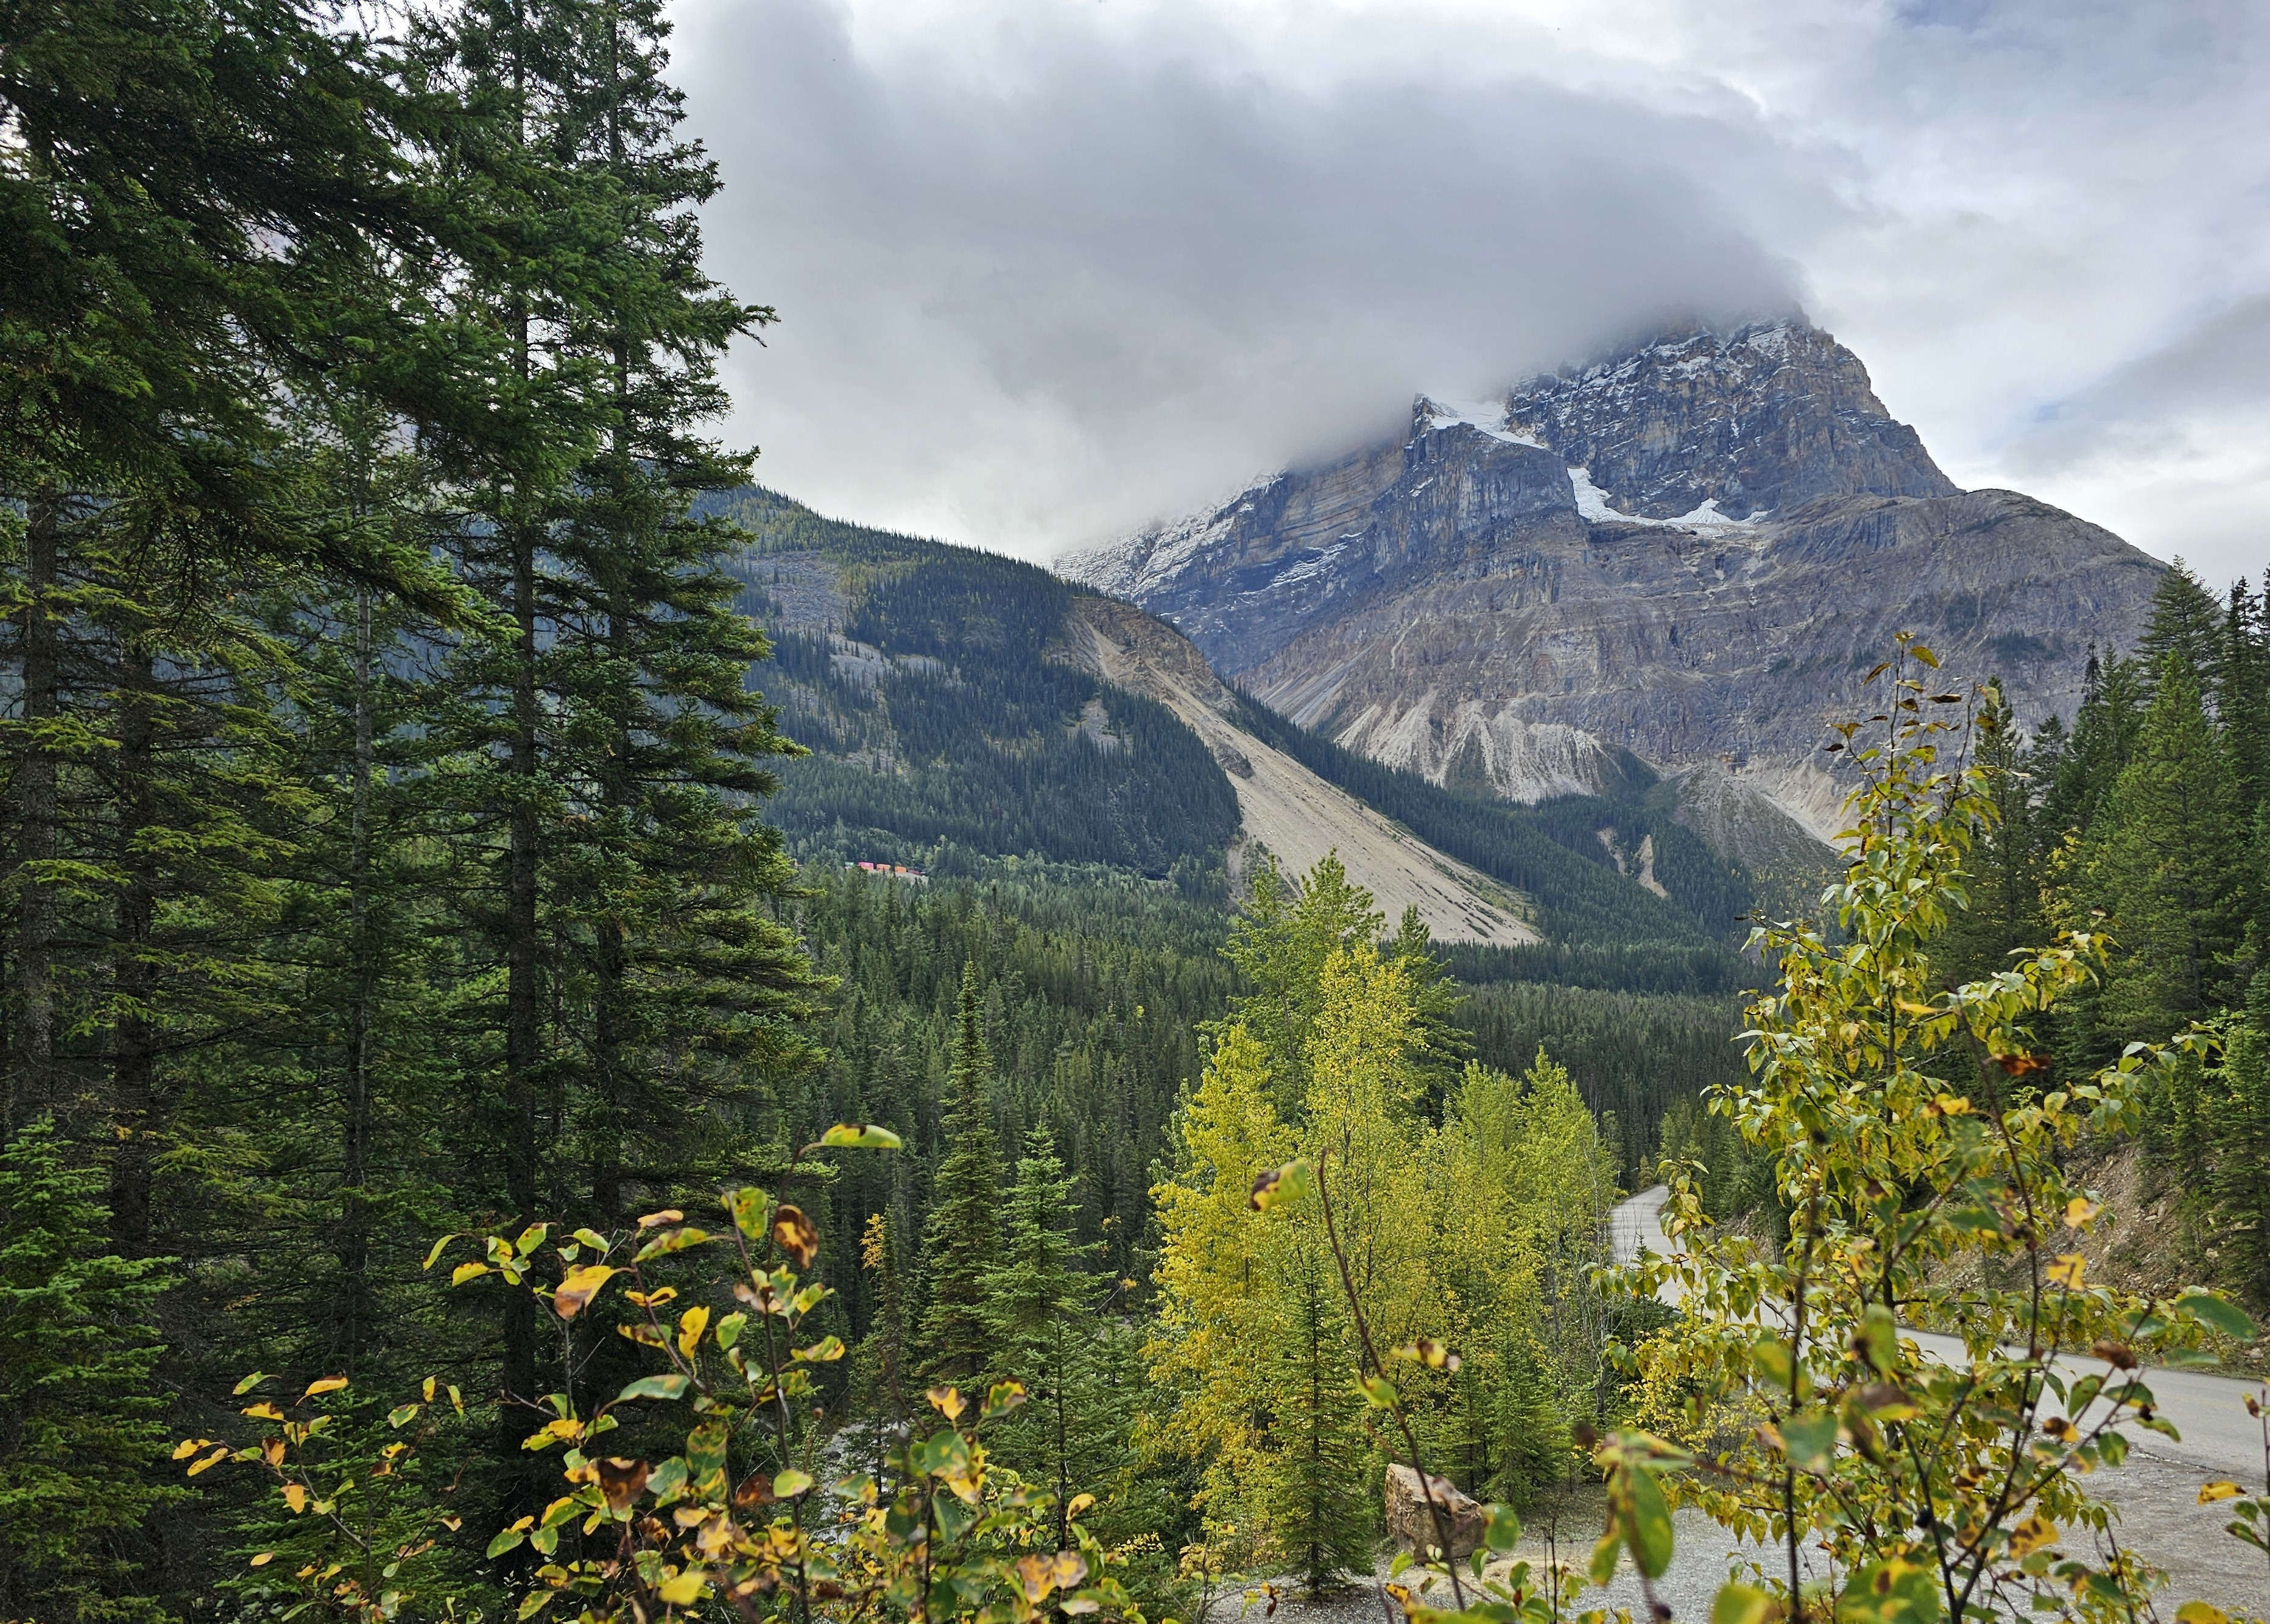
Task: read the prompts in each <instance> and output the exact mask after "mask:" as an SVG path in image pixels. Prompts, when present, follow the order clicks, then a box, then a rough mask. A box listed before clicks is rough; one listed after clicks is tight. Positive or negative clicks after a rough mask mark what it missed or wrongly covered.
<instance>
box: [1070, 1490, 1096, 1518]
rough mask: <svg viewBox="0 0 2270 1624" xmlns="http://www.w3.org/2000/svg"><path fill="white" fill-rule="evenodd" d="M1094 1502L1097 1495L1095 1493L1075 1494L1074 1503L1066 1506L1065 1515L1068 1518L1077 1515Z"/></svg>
mask: <svg viewBox="0 0 2270 1624" xmlns="http://www.w3.org/2000/svg"><path fill="white" fill-rule="evenodd" d="M1094 1503H1095V1496H1094V1495H1093V1494H1074V1495H1073V1496H1072V1503H1071V1504H1070V1505H1068V1506H1066V1507H1065V1517H1066V1518H1067V1519H1070V1518H1072V1517H1076V1516H1079V1514H1080V1513H1081V1512H1083V1511H1085V1510H1087V1509H1088V1508H1089V1507H1090V1506H1092V1505H1094Z"/></svg>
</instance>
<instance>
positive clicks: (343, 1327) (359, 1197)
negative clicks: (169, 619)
mask: <svg viewBox="0 0 2270 1624" xmlns="http://www.w3.org/2000/svg"><path fill="white" fill-rule="evenodd" d="M371 759H372V746H371V718H370V594H369V593H368V592H367V591H359V592H357V593H356V594H355V642H354V759H353V764H352V768H351V778H350V781H349V795H350V804H351V812H350V816H349V821H348V826H347V1043H346V1057H345V1059H346V1064H345V1078H344V1079H343V1087H342V1094H344V1098H343V1099H342V1101H341V1102H340V1103H341V1106H342V1108H343V1109H342V1110H341V1113H340V1115H341V1123H340V1141H341V1142H340V1146H339V1150H340V1158H339V1160H340V1167H341V1175H340V1191H339V1252H338V1257H339V1308H338V1313H339V1330H338V1345H339V1358H340V1360H341V1361H342V1364H341V1368H342V1369H343V1370H344V1371H345V1373H346V1374H347V1375H349V1376H352V1375H353V1374H354V1373H355V1371H356V1368H357V1365H358V1361H360V1356H361V1353H362V1345H363V1339H364V1338H365V1337H366V1336H367V1334H368V1331H369V1326H370V1324H371V1321H372V1319H373V1317H374V1312H373V1305H372V1303H371V1301H370V1300H369V1299H370V1203H369V1192H368V1185H369V1182H370V1126H371V1101H370V1033H371V999H372V997H373V993H374V990H375V986H376V983H377V967H376V966H375V964H374V963H373V961H372V960H373V953H372V947H373V944H372V942H371V937H370V843H371V834H370V788H371Z"/></svg>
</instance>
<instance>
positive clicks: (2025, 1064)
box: [1994, 1054, 2050, 1077]
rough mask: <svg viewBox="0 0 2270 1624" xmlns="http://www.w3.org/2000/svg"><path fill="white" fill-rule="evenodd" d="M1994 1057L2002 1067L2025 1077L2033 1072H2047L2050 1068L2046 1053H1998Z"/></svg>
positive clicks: (2016, 1075)
mask: <svg viewBox="0 0 2270 1624" xmlns="http://www.w3.org/2000/svg"><path fill="white" fill-rule="evenodd" d="M1994 1058H1995V1060H1996V1061H1997V1062H1998V1063H1999V1064H2000V1065H2001V1068H2002V1069H2003V1070H2004V1071H2005V1072H2008V1073H2009V1074H2010V1075H2011V1076H2013V1077H2024V1076H2027V1075H2029V1073H2031V1072H2046V1071H2048V1070H2049V1069H2050V1062H2049V1057H2048V1056H2046V1055H2022V1054H2020V1055H1997V1056H1995V1057H1994Z"/></svg>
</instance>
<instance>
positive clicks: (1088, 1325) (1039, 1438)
mask: <svg viewBox="0 0 2270 1624" xmlns="http://www.w3.org/2000/svg"><path fill="white" fill-rule="evenodd" d="M1072 1183H1073V1181H1072V1179H1071V1178H1069V1177H1067V1176H1066V1175H1065V1170H1064V1163H1063V1162H1062V1161H1058V1160H1057V1149H1056V1141H1055V1139H1054V1138H1053V1137H1051V1135H1050V1132H1049V1131H1048V1129H1047V1127H1046V1126H1038V1127H1035V1128H1033V1129H1031V1130H1030V1131H1027V1134H1026V1135H1025V1153H1024V1154H1023V1156H1022V1157H1020V1159H1019V1160H1018V1162H1017V1182H1016V1184H1015V1185H1014V1186H1013V1188H1012V1189H1011V1190H1010V1191H1009V1198H1008V1200H1007V1202H1006V1204H1005V1207H1004V1210H1003V1212H1002V1221H1001V1248H1000V1256H999V1261H998V1263H997V1264H995V1266H994V1267H993V1268H991V1269H990V1270H988V1271H987V1272H986V1273H985V1276H984V1279H983V1286H984V1290H985V1317H986V1320H987V1322H988V1323H989V1324H990V1328H991V1331H992V1339H993V1347H994V1350H995V1351H994V1358H995V1360H996V1361H997V1364H998V1370H999V1373H1000V1375H1001V1376H1004V1377H1005V1378H1006V1379H1008V1380H1011V1381H1013V1382H1018V1383H1022V1385H1023V1386H1024V1389H1025V1393H1026V1401H1025V1406H1024V1408H1023V1409H1022V1410H1021V1411H1020V1412H1019V1413H1016V1414H1015V1415H1013V1417H1012V1418H1011V1420H1010V1421H1009V1423H1008V1424H1007V1425H1006V1426H1005V1427H1003V1428H1002V1430H1001V1431H1000V1432H999V1433H998V1434H997V1435H996V1442H995V1444H994V1452H995V1453H996V1454H997V1455H998V1456H999V1457H1001V1458H1002V1459H1004V1460H1005V1461H1007V1462H1009V1463H1010V1465H1013V1466H1015V1467H1016V1468H1017V1469H1018V1470H1019V1471H1020V1472H1021V1473H1022V1474H1023V1475H1024V1476H1025V1478H1026V1479H1027V1481H1029V1482H1037V1483H1041V1484H1044V1485H1046V1486H1047V1487H1049V1489H1050V1491H1051V1492H1052V1493H1053V1494H1055V1495H1056V1501H1057V1519H1058V1520H1057V1547H1058V1548H1059V1549H1062V1548H1064V1547H1065V1546H1066V1545H1067V1544H1068V1543H1069V1534H1068V1533H1067V1531H1066V1529H1065V1524H1064V1517H1065V1511H1064V1508H1065V1507H1067V1506H1069V1505H1070V1504H1071V1503H1072V1496H1073V1495H1074V1494H1079V1493H1082V1492H1093V1491H1094V1489H1096V1488H1101V1487H1105V1485H1106V1481H1107V1479H1108V1478H1109V1475H1110V1473H1111V1471H1112V1468H1113V1465H1115V1463H1116V1457H1117V1456H1118V1454H1119V1453H1120V1451H1121V1450H1123V1449H1124V1446H1125V1443H1126V1434H1127V1417H1126V1414H1125V1412H1124V1409H1115V1407H1114V1406H1113V1405H1112V1404H1111V1396H1110V1394H1109V1391H1108V1390H1107V1389H1106V1387H1105V1384H1104V1383H1103V1381H1102V1370H1101V1369H1100V1368H1099V1367H1098V1358H1099V1355H1100V1354H1101V1353H1102V1348H1101V1346H1100V1341H1099V1339H1098V1337H1097V1334H1096V1325H1095V1321H1096V1308H1097V1306H1098V1302H1099V1300H1100V1299H1101V1298H1102V1296H1103V1294H1104V1284H1103V1282H1102V1281H1101V1280H1099V1279H1096V1278H1095V1277H1094V1275H1093V1274H1091V1273H1090V1272H1088V1268H1087V1265H1088V1264H1091V1263H1092V1262H1093V1260H1094V1254H1095V1252H1097V1251H1098V1250H1101V1248H1100V1247H1098V1246H1095V1245H1088V1246H1082V1245H1081V1244H1080V1243H1079V1242H1078V1241H1077V1240H1075V1239H1074V1238H1073V1229H1074V1226H1075V1224H1076V1222H1077V1220H1078V1219H1079V1204H1078V1203H1076V1202H1074V1201H1073V1200H1072V1198H1071V1195H1072ZM1114 1295H1116V1293H1114ZM1099 1498H1100V1496H1099Z"/></svg>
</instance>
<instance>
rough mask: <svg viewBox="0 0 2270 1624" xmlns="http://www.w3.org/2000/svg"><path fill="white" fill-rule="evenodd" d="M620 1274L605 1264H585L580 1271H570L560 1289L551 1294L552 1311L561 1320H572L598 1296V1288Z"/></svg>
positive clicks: (562, 1281)
mask: <svg viewBox="0 0 2270 1624" xmlns="http://www.w3.org/2000/svg"><path fill="white" fill-rule="evenodd" d="M618 1273H619V1270H615V1269H611V1268H609V1267H608V1266H607V1265H606V1264H603V1263H593V1264H584V1265H583V1266H582V1268H580V1269H570V1270H569V1271H568V1275H567V1278H566V1279H562V1280H561V1281H560V1288H559V1289H558V1290H557V1291H555V1292H553V1294H552V1311H553V1313H554V1314H557V1315H558V1316H560V1318H561V1319H574V1318H575V1316H577V1315H578V1314H581V1313H582V1311H583V1309H585V1308H586V1307H587V1306H588V1305H589V1304H590V1301H591V1299H592V1298H594V1297H596V1296H597V1295H598V1294H599V1288H600V1287H602V1286H605V1284H606V1283H607V1282H608V1281H609V1280H611V1279H614V1278H615V1276H616V1275H617V1274H618Z"/></svg>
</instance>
